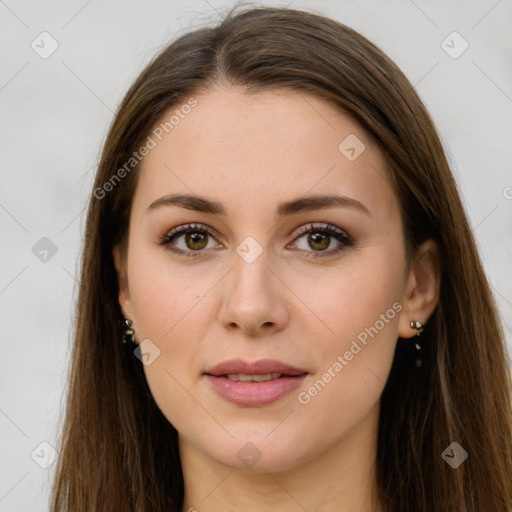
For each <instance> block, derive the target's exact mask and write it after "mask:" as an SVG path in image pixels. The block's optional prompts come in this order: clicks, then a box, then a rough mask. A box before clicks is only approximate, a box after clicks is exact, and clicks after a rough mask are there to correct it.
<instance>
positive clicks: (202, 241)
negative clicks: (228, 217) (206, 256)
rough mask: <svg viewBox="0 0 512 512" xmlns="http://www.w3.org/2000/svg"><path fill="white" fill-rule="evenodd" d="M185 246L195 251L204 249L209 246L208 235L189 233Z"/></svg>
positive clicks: (186, 236)
mask: <svg viewBox="0 0 512 512" xmlns="http://www.w3.org/2000/svg"><path fill="white" fill-rule="evenodd" d="M185 244H186V246H187V247H188V248H189V249H191V250H194V251H198V250H200V249H204V248H205V247H206V245H207V244H208V235H205V234H203V233H199V232H195V233H187V234H186V235H185Z"/></svg>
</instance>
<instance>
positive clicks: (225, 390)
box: [205, 359, 307, 407]
mask: <svg viewBox="0 0 512 512" xmlns="http://www.w3.org/2000/svg"><path fill="white" fill-rule="evenodd" d="M228 373H244V374H247V375H265V374H267V373H281V374H283V375H282V376H281V377H279V378H277V379H272V380H266V381H260V382H254V381H253V382H242V381H232V380H229V379H228V378H227V377H226V374H228ZM205 374H206V377H207V378H208V380H209V381H210V383H211V384H212V386H213V389H214V390H215V391H216V393H217V394H218V395H219V396H221V397H222V398H224V399H225V400H228V401H229V402H232V403H235V404H237V405H242V406H249V407H256V406H260V405H266V404H269V403H272V402H275V401H276V400H279V399H280V398H282V397H284V396H286V395H287V394H288V393H290V392H291V391H293V390H294V389H295V388H297V387H298V386H300V384H301V383H302V382H303V380H304V379H305V378H306V375H307V372H306V371H305V370H302V369H300V368H295V367H293V366H290V365H288V364H285V363H282V362H281V361H276V360H271V359H262V360H260V361H255V362H253V363H249V362H246V361H243V360H241V359H236V360H230V361H225V362H223V363H221V364H219V365H217V366H215V367H214V368H212V369H210V370H208V371H207V372H205Z"/></svg>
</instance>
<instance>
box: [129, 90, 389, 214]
mask: <svg viewBox="0 0 512 512" xmlns="http://www.w3.org/2000/svg"><path fill="white" fill-rule="evenodd" d="M193 98H194V100H195V106H194V107H192V108H182V107H183V105H186V104H193V103H190V101H188V100H189V98H185V100H184V101H183V102H182V103H181V104H177V105H175V106H174V107H172V109H170V111H169V112H168V113H166V114H165V115H164V116H163V117H162V119H161V120H160V121H159V122H158V123H157V126H156V129H157V130H158V127H160V130H158V131H157V132H155V130H153V132H152V133H151V134H150V136H151V137H152V139H153V140H154V142H155V146H154V148H153V149H151V150H150V151H149V153H148V154H147V156H145V157H144V159H143V161H142V165H141V169H140V172H141V176H140V177H139V184H138V187H137V188H138V190H137V194H136V202H138V203H141V204H142V203H143V204H145V205H146V206H147V205H148V204H149V203H151V201H153V200H155V199H156V198H158V197H160V196H162V195H164V194H168V193H174V192H183V193H192V194H198V195H207V196H210V197H213V198H215V199H216V200H219V201H221V202H223V203H224V204H226V205H227V210H228V213H229V210H230V208H231V207H233V208H234V207H235V206H237V205H238V206H240V207H242V206H243V205H244V204H245V205H246V207H249V206H251V207H256V206H257V207H258V208H259V209H261V208H263V207H266V206H268V207H270V206H271V203H272V202H274V201H275V202H281V201H282V200H285V199H287V198H290V197H293V198H295V197H298V196H304V195H307V194H308V193H314V194H324V193H332V192H337V193H340V194H344V195H349V196H351V197H354V198H356V199H358V200H359V201H361V202H363V203H365V204H367V205H368V206H369V208H370V209H371V210H372V213H373V212H375V213H377V214H381V215H383V214H385V213H386V214H389V213H391V210H392V208H393V207H395V206H396V205H395V198H394V194H393V191H392V189H391V186H390V184H389V178H388V175H387V172H386V170H385V161H384V158H383V155H382V153H381V151H380V149H379V148H378V146H377V145H376V144H375V143H374V141H373V140H372V139H371V138H370V137H369V136H368V134H367V133H366V132H365V131H364V130H363V129H362V128H361V127H360V126H359V125H358V124H357V123H356V122H355V121H354V120H353V119H352V118H351V117H350V116H348V115H346V114H345V113H343V112H342V111H341V110H340V109H338V108H336V107H335V106H334V105H332V104H331V103H330V102H328V101H326V100H324V99H322V98H319V97H317V96H314V95H311V94H305V93H300V92H295V91H291V90H288V89H284V90H277V91H265V92H258V93H256V94H247V93H246V92H245V91H244V90H243V89H241V88H237V87H227V86H223V87H219V88H217V89H213V90H209V91H207V92H206V93H202V94H200V95H196V96H194V97H193ZM171 117H172V123H171V122H169V120H170V119H171ZM166 123H167V124H166ZM155 133H157V134H158V136H155Z"/></svg>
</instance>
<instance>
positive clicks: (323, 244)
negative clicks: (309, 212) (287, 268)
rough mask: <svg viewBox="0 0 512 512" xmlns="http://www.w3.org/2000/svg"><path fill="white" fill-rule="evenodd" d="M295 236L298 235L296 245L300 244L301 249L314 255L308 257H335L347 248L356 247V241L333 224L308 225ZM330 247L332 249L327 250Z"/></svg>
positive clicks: (301, 228)
mask: <svg viewBox="0 0 512 512" xmlns="http://www.w3.org/2000/svg"><path fill="white" fill-rule="evenodd" d="M294 234H295V235H297V238H296V241H295V243H297V241H299V242H300V243H299V244H298V245H299V249H300V250H302V251H305V252H309V253H312V254H308V257H323V256H333V255H334V254H338V253H339V252H341V251H342V250H343V249H344V248H345V247H350V246H351V245H354V239H353V238H352V237H351V236H350V235H349V234H347V233H346V232H345V231H343V230H342V229H340V228H338V227H336V226H333V225H332V224H307V225H305V226H302V227H300V228H299V229H298V230H297V231H296V232H295V233H294ZM301 239H303V240H301ZM333 245H334V248H332V246H333ZM329 247H331V249H330V250H327V249H328V248H329ZM309 249H312V250H309Z"/></svg>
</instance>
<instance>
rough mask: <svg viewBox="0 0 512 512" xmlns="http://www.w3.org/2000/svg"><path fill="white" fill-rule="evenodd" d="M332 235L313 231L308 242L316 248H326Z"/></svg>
mask: <svg viewBox="0 0 512 512" xmlns="http://www.w3.org/2000/svg"><path fill="white" fill-rule="evenodd" d="M330 239H331V237H330V236H329V235H324V234H322V233H312V234H310V235H309V236H308V242H309V243H310V245H311V244H312V245H311V247H312V248H313V249H315V250H320V249H326V248H327V247H329V242H330ZM315 246H316V247H315Z"/></svg>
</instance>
